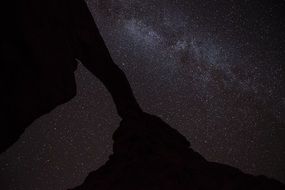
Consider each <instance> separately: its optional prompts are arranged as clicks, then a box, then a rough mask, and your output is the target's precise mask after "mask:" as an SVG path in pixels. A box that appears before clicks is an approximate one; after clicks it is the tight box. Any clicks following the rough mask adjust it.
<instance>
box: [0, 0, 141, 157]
mask: <svg viewBox="0 0 285 190" xmlns="http://www.w3.org/2000/svg"><path fill="white" fill-rule="evenodd" d="M0 12H1V15H0V16H1V18H0V19H1V20H0V21H1V36H2V37H1V39H0V53H1V55H0V60H1V75H0V76H1V79H0V88H1V98H0V101H1V104H0V109H1V113H2V114H1V117H0V119H1V127H0V153H1V152H3V151H5V150H6V149H7V148H8V147H9V146H11V145H12V144H13V143H14V142H15V141H16V140H17V139H18V138H19V136H20V135H21V134H22V133H23V131H24V130H25V128H26V127H27V126H28V125H30V124H31V123H32V122H33V121H34V120H35V119H37V118H38V117H40V116H42V115H43V114H46V113H48V112H49V111H51V110H52V109H54V108H55V107H56V106H58V105H60V104H63V103H66V102H67V101H69V100H70V99H71V98H73V97H74V96H75V95H76V84H75V77H74V71H75V69H76V67H77V60H76V59H78V60H80V61H82V64H83V65H84V66H85V67H86V68H87V69H89V70H90V71H91V72H92V73H93V74H94V75H95V76H96V77H98V78H99V79H100V80H101V81H102V82H103V83H104V85H105V87H106V88H107V89H108V90H109V92H110V93H111V95H112V97H113V100H114V102H115V104H116V107H117V111H118V114H119V115H120V116H121V117H126V116H128V115H131V114H134V112H141V109H140V107H139V105H138V104H137V102H136V100H135V98H134V96H133V93H132V90H131V88H130V85H129V83H128V81H127V79H126V77H125V75H124V73H123V72H122V71H121V70H120V69H119V67H117V65H115V64H114V62H113V60H112V58H111V56H110V54H109V52H108V49H107V47H106V45H105V43H104V41H103V39H102V37H101V35H100V33H99V31H98V29H97V26H96V24H95V22H94V20H93V17H92V15H91V14H90V12H89V9H88V7H87V5H86V3H85V1H84V0H49V1H38V0H25V1H20V0H19V1H17V0H16V1H3V2H1V10H0Z"/></svg>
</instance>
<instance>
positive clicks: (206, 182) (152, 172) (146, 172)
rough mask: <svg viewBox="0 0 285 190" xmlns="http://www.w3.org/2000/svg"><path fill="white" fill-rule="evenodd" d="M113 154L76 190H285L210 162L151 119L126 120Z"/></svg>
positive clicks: (259, 178)
mask: <svg viewBox="0 0 285 190" xmlns="http://www.w3.org/2000/svg"><path fill="white" fill-rule="evenodd" d="M113 140H114V145H113V151H114V153H113V154H112V155H111V156H110V158H109V160H108V161H107V162H106V164H105V165H103V166H102V167H101V168H99V169H98V170H96V171H94V172H91V173H90V174H89V175H88V177H87V178H86V180H85V182H84V183H83V184H82V185H80V186H79V187H77V188H75V189H74V190H95V189H96V190H101V189H102V190H117V189H124V190H134V189H135V190H162V189H164V190H168V189H169V190H170V189H171V190H186V189H188V190H189V189H193V190H198V189H199V190H200V189H202V190H207V189H220V190H234V189H237V190H240V189H250V190H255V189H278V190H279V189H280V190H281V189H285V186H284V185H283V184H281V183H280V182H278V181H276V180H274V179H269V178H267V177H265V176H252V175H248V174H245V173H243V172H241V171H240V170H238V169H236V168H233V167H230V166H227V165H223V164H218V163H214V162H209V161H207V160H206V159H205V158H203V157H202V156H201V155H200V154H199V153H197V152H195V151H194V150H193V149H191V147H190V143H189V142H188V141H187V140H186V138H185V137H183V136H182V135H181V134H179V132H178V131H176V130H175V129H173V128H171V127H170V126H168V125H167V124H166V123H165V122H163V121H162V120H161V119H160V118H158V117H156V116H152V115H149V114H143V115H142V116H139V117H133V118H129V119H126V120H122V121H121V124H120V127H119V128H118V129H117V130H116V132H115V133H114V135H113Z"/></svg>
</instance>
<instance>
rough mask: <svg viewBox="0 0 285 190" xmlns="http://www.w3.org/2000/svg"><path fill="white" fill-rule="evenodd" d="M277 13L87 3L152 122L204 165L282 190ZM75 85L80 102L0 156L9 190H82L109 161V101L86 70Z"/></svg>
mask: <svg viewBox="0 0 285 190" xmlns="http://www.w3.org/2000/svg"><path fill="white" fill-rule="evenodd" d="M261 2H262V3H261ZM274 3H275V4H274ZM274 3H273V2H270V1H246V0H242V1H213V0H212V1H210V0H209V1H198V0H192V1H183V0H172V1H170V0H167V1H163V2H158V1H154V0H149V1H142V0H112V1H111V0H104V1H103V0H97V1H96V0H89V1H88V5H89V8H90V10H91V12H92V14H93V16H94V19H95V21H96V23H97V25H98V27H99V29H100V31H101V33H102V36H103V38H104V40H105V42H106V44H107V46H108V48H109V49H110V52H111V55H112V57H113V59H114V61H115V62H116V64H118V65H119V66H120V67H121V68H122V69H123V70H124V71H125V73H126V75H127V77H128V79H129V81H130V84H131V86H132V88H133V90H134V93H135V95H136V97H137V99H138V101H139V103H140V104H141V106H142V108H143V109H144V110H145V111H146V112H150V113H153V114H155V115H158V116H160V117H161V118H163V120H165V121H166V122H167V123H169V124H170V125H171V126H172V127H174V128H176V129H177V130H179V131H180V132H181V133H182V134H183V135H184V136H186V137H187V139H188V140H189V141H190V142H191V144H192V147H193V148H194V149H195V150H196V151H198V152H200V153H201V154H202V155H203V156H204V157H205V158H207V159H208V160H210V161H216V162H220V163H225V164H229V165H232V166H235V167H238V168H240V169H241V170H242V171H244V172H249V173H252V174H255V175H259V174H264V175H267V176H270V177H274V178H277V179H278V180H281V181H283V182H285V164H284V160H285V148H284V147H285V146H284V138H285V81H284V80H285V76H284V75H285V72H284V61H285V39H284V36H285V30H284V26H285V17H284V16H283V15H282V11H283V10H284V8H285V3H284V1H274ZM76 78H77V84H78V87H77V88H78V95H77V96H76V97H75V98H74V99H73V100H72V101H70V102H68V103H67V104H65V105H62V106H60V107H58V108H57V109H55V110H54V111H52V112H51V113H49V114H48V115H45V116H43V117H42V118H40V119H38V120H37V121H35V122H34V123H33V124H32V125H31V126H30V127H29V128H28V130H27V131H26V132H25V134H24V135H23V136H22V138H21V139H20V140H19V141H18V142H17V143H16V144H15V145H14V146H13V147H11V148H10V149H9V150H8V151H7V152H6V153H5V154H3V155H1V157H0V168H1V171H0V172H1V173H0V175H1V176H3V177H4V176H5V178H6V179H7V181H6V183H10V184H11V185H10V186H11V188H10V189H43V190H51V189H53V190H54V189H65V188H70V187H73V186H76V185H78V184H79V183H81V182H82V181H83V180H84V178H85V177H86V176H87V174H88V173H89V172H90V171H92V170H95V169H97V168H98V167H99V166H100V165H102V164H103V163H104V162H105V161H106V160H107V158H108V155H109V154H110V153H111V152H112V140H111V136H112V133H113V132H114V130H115V129H116V128H117V127H118V126H119V121H120V118H119V117H118V116H117V115H116V112H115V107H114V105H113V102H112V99H111V96H110V94H109V93H108V92H107V91H106V89H105V88H104V86H103V85H102V84H101V83H100V82H99V81H98V80H97V79H96V78H95V77H94V76H92V75H91V74H90V73H89V72H88V71H87V70H86V69H85V68H84V67H83V66H81V65H80V66H79V68H78V70H77V71H76Z"/></svg>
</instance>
